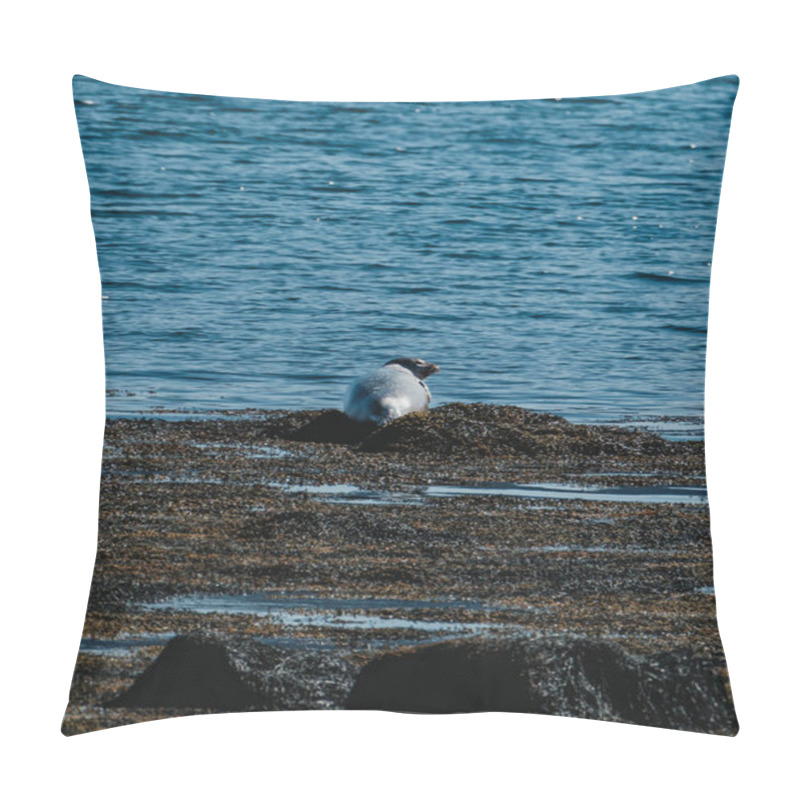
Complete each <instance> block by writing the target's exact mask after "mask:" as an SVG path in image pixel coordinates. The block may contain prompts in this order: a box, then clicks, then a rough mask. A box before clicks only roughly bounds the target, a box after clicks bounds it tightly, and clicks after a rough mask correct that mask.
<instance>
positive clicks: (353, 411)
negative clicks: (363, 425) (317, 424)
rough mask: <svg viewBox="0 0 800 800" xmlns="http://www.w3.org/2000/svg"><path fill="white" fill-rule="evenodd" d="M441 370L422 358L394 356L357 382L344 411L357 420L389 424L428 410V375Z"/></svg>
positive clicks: (429, 394) (352, 387)
mask: <svg viewBox="0 0 800 800" xmlns="http://www.w3.org/2000/svg"><path fill="white" fill-rule="evenodd" d="M438 371H439V367H437V366H436V364H429V363H428V362H427V361H423V360H422V359H421V358H393V359H392V360H391V361H387V362H386V363H385V364H384V365H383V366H382V367H379V368H378V369H376V370H374V371H373V372H370V373H369V375H365V376H364V377H363V378H359V379H358V380H356V381H355V383H353V385H352V386H351V387H350V388H349V389H348V391H347V395H346V396H345V401H344V413H345V414H347V416H348V417H350V419H354V420H356V421H357V422H376V423H377V424H378V425H388V424H389V423H390V422H392V421H394V420H396V419H397V418H398V417H402V416H403V414H410V413H411V412H412V411H426V410H427V408H428V406H429V405H430V402H431V393H430V392H429V391H428V387H427V386H426V385H425V381H424V378H427V377H428V376H430V375H434V374H436V373H437V372H438Z"/></svg>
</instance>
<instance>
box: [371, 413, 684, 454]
mask: <svg viewBox="0 0 800 800" xmlns="http://www.w3.org/2000/svg"><path fill="white" fill-rule="evenodd" d="M670 446H671V444H670V442H667V441H666V440H664V439H662V438H661V437H660V436H656V435H655V434H651V433H646V432H643V431H631V430H626V429H623V428H613V427H603V426H596V425H594V426H593V425H575V424H573V423H571V422H568V421H567V420H566V419H564V418H563V417H558V416H555V415H554V414H537V413H535V412H533V411H529V410H528V409H526V408H519V407H518V406H501V405H487V404H485V403H472V404H470V405H465V404H463V403H450V404H449V405H446V406H439V407H438V408H435V409H433V410H432V411H429V412H425V413H416V414H408V415H406V416H404V417H401V418H400V419H398V420H396V421H395V422H393V423H392V424H391V425H386V426H385V427H383V428H379V429H377V430H376V431H374V432H373V433H372V434H371V435H370V436H368V437H367V438H366V439H365V440H364V442H363V443H362V445H361V448H360V449H361V450H363V451H365V452H391V453H396V454H405V453H408V454H412V453H426V454H433V455H437V456H453V455H459V454H463V455H468V456H470V457H475V456H482V455H484V456H498V455H511V454H523V455H532V456H536V455H542V454H548V453H562V454H563V453H567V452H568V453H573V454H576V455H581V456H595V455H616V454H621V453H627V452H641V453H660V452H666V451H667V450H669V448H670Z"/></svg>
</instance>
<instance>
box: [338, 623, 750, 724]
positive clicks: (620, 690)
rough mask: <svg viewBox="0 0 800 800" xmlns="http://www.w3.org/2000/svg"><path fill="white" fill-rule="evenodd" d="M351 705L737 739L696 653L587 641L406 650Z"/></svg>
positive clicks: (377, 669)
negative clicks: (591, 722)
mask: <svg viewBox="0 0 800 800" xmlns="http://www.w3.org/2000/svg"><path fill="white" fill-rule="evenodd" d="M346 705H347V708H352V709H383V710H387V711H411V712H426V713H459V712H472V711H517V712H525V713H534V714H554V715H559V716H568V717H582V718H588V719H600V720H608V721H614V722H629V723H634V724H639V725H650V726H655V727H663V728H677V729H679V730H688V731H698V732H703V733H716V734H724V735H735V734H736V732H737V730H738V723H737V721H736V716H735V713H734V710H733V704H732V702H731V699H730V697H729V695H728V692H727V689H726V687H725V684H724V681H723V679H722V677H721V676H719V675H718V674H716V673H715V672H714V671H713V670H712V669H711V667H710V665H709V664H708V663H706V662H705V661H704V660H703V659H701V658H697V657H695V656H694V655H693V654H692V653H691V651H688V650H681V651H673V652H670V653H665V654H660V655H653V656H640V655H633V654H630V653H627V652H625V651H624V650H623V649H622V648H620V647H618V646H616V645H613V644H607V643H605V642H598V641H596V640H592V639H588V638H567V637H563V638H561V637H559V638H542V639H538V640H537V639H534V640H529V639H524V640H519V639H517V640H515V639H507V640H501V641H494V642H484V641H478V640H468V641H460V642H445V643H442V644H435V645H429V646H423V647H417V648H413V649H412V648H404V649H402V650H399V651H396V652H393V653H388V654H385V655H383V656H380V657H378V658H376V659H374V660H373V661H372V662H370V663H369V664H367V665H366V666H365V667H364V668H363V669H362V671H361V673H360V674H359V676H358V679H357V680H356V683H355V685H354V686H353V690H352V692H351V693H350V696H349V697H348V699H347V703H346Z"/></svg>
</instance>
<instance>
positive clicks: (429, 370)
mask: <svg viewBox="0 0 800 800" xmlns="http://www.w3.org/2000/svg"><path fill="white" fill-rule="evenodd" d="M390 364H398V365H399V366H401V367H404V368H405V369H407V370H408V371H409V372H410V373H411V374H412V375H414V376H415V377H417V378H419V379H420V380H425V378H428V377H430V376H431V375H435V374H436V373H437V372H438V371H439V367H437V366H436V364H429V363H428V362H427V361H423V360H422V359H421V358H393V359H392V360H391V361H387V362H386V363H385V364H384V365H383V366H384V367H388V366H389V365H390Z"/></svg>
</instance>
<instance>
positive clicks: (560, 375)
mask: <svg viewBox="0 0 800 800" xmlns="http://www.w3.org/2000/svg"><path fill="white" fill-rule="evenodd" d="M75 92H76V109H77V115H78V120H79V124H80V130H81V135H82V138H83V146H84V153H85V157H86V163H87V170H88V174H89V180H90V185H91V189H92V216H93V221H94V226H95V232H96V236H97V242H98V255H99V260H100V266H101V273H102V279H103V314H104V330H105V348H106V359H107V383H108V389H109V397H108V401H107V403H108V412H109V413H110V414H112V415H113V414H122V413H126V412H132V411H145V410H151V409H153V408H155V407H159V406H161V407H165V408H169V409H177V408H184V409H185V408H192V409H201V410H211V409H219V408H245V407H259V408H293V409H296V408H320V407H331V406H339V405H340V403H341V398H342V395H343V393H344V390H345V388H346V386H347V384H348V382H349V381H350V380H351V379H352V377H354V376H355V375H357V374H358V373H359V372H363V371H364V370H366V369H370V368H372V367H373V366H375V365H378V364H380V363H382V362H384V361H386V360H387V359H389V358H392V357H395V356H397V355H411V356H420V357H423V358H426V359H428V360H432V361H435V362H436V363H438V364H440V365H441V367H442V372H441V374H439V375H437V376H435V377H434V378H433V379H432V380H431V382H430V386H431V390H432V392H433V395H434V402H435V403H437V404H439V403H445V402H453V401H462V402H492V403H512V404H517V405H522V406H525V407H528V408H532V409H536V410H542V411H550V412H553V413H558V414H563V415H565V416H567V417H568V418H570V419H572V420H574V421H590V420H595V421H602V420H608V419H612V418H616V417H621V416H623V415H648V414H649V415H652V414H657V415H670V416H689V417H691V416H698V415H700V414H701V413H702V403H703V370H704V361H705V339H706V314H707V300H708V287H709V276H710V265H711V255H712V247H713V237H714V227H715V219H716V212H717V198H718V192H719V182H720V177H721V171H722V166H723V159H724V152H725V144H726V140H727V131H728V121H729V116H730V108H731V103H732V99H733V96H734V95H735V92H736V80H735V79H734V78H730V77H729V78H720V79H717V80H714V81H708V82H705V83H702V84H695V85H693V86H686V87H680V88H676V89H669V90H664V91H660V92H651V93H645V94H637V95H625V96H618V97H604V98H589V99H563V100H560V101H554V100H534V101H507V102H480V103H432V104H412V103H389V104H379V103H339V104H336V103H291V102H275V101H262V100H245V99H234V98H225V97H202V96H193V95H179V94H166V93H158V92H145V91H139V90H134V89H123V88H119V87H114V86H110V85H108V84H103V83H99V82H96V81H92V80H89V79H86V78H77V79H76V81H75Z"/></svg>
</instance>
